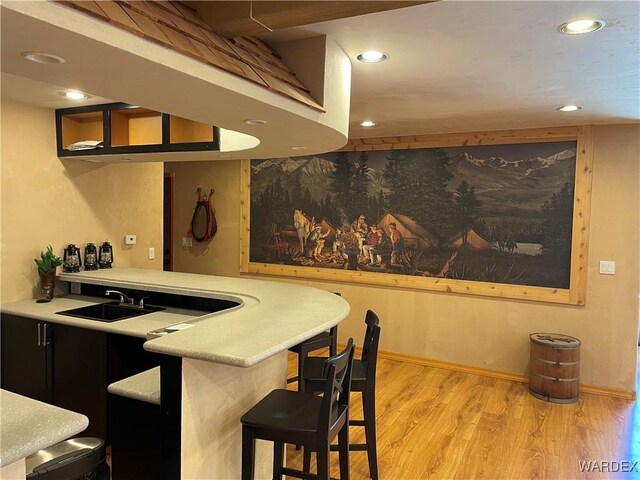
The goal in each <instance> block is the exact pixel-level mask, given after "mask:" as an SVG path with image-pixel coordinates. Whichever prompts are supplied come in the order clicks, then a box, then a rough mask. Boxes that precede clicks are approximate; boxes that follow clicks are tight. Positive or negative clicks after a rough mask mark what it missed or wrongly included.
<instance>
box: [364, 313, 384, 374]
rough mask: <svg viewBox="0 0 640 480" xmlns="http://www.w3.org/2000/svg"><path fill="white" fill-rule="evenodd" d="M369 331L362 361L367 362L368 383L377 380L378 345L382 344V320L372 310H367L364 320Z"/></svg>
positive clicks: (367, 331) (365, 338)
mask: <svg viewBox="0 0 640 480" xmlns="http://www.w3.org/2000/svg"><path fill="white" fill-rule="evenodd" d="M364 323H366V325H367V330H366V332H365V333H364V340H363V342H362V357H361V359H362V361H363V362H367V381H368V382H369V383H371V382H373V380H374V379H375V378H376V366H377V364H378V343H379V342H380V319H379V318H378V315H376V314H375V313H374V312H372V311H371V310H367V315H366V317H365V319H364Z"/></svg>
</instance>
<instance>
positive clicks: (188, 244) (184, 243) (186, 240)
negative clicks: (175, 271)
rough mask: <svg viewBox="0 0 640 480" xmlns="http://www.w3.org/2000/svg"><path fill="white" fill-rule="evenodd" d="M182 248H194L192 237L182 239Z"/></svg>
mask: <svg viewBox="0 0 640 480" xmlns="http://www.w3.org/2000/svg"><path fill="white" fill-rule="evenodd" d="M182 246H183V247H192V246H193V241H192V240H191V237H182Z"/></svg>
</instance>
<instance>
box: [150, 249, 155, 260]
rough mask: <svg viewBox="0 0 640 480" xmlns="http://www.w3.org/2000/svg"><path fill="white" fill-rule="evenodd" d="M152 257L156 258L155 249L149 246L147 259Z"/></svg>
mask: <svg viewBox="0 0 640 480" xmlns="http://www.w3.org/2000/svg"><path fill="white" fill-rule="evenodd" d="M154 258H156V249H155V248H153V247H149V260H153V259H154Z"/></svg>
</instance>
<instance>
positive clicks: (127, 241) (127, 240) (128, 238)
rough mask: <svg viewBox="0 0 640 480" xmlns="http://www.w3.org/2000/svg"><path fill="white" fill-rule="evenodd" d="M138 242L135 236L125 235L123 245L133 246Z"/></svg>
mask: <svg viewBox="0 0 640 480" xmlns="http://www.w3.org/2000/svg"><path fill="white" fill-rule="evenodd" d="M137 241H138V238H137V237H136V236H135V235H125V236H124V244H125V245H135V244H136V242H137Z"/></svg>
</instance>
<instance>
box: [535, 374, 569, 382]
mask: <svg viewBox="0 0 640 480" xmlns="http://www.w3.org/2000/svg"><path fill="white" fill-rule="evenodd" d="M532 374H533V375H535V376H537V377H542V378H544V379H546V380H555V381H556V382H576V381H578V379H579V378H578V377H574V378H556V377H550V376H548V375H542V374H541V373H536V372H532Z"/></svg>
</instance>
